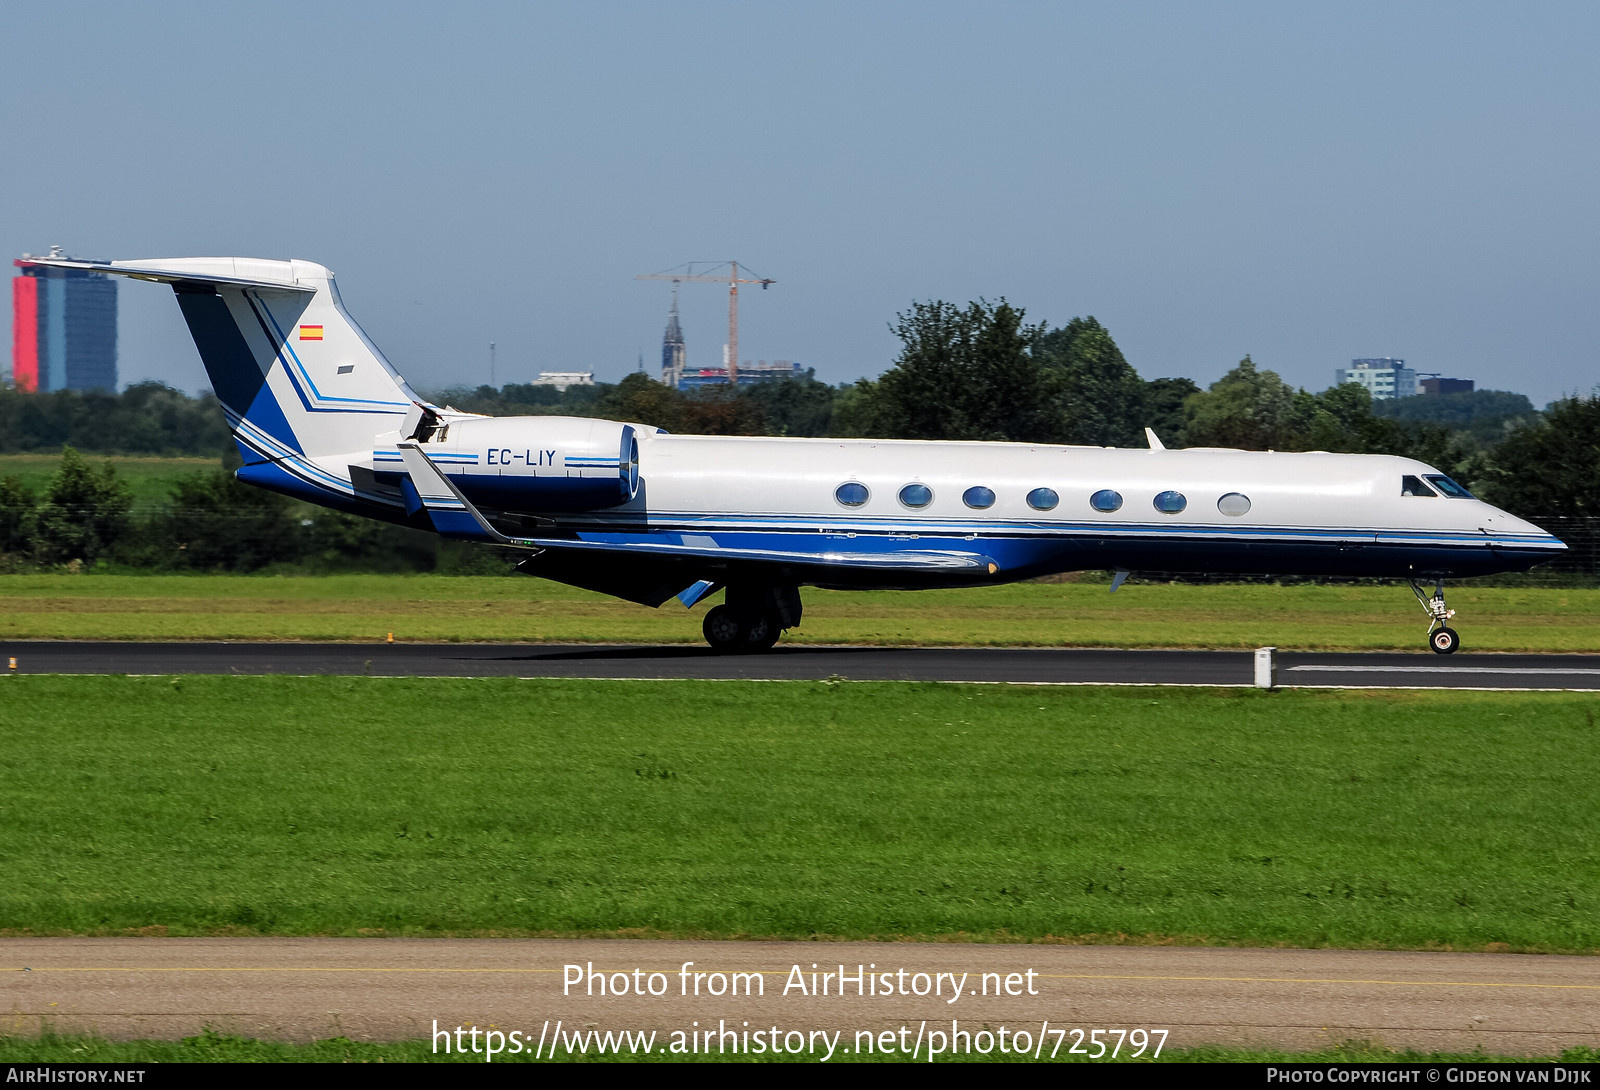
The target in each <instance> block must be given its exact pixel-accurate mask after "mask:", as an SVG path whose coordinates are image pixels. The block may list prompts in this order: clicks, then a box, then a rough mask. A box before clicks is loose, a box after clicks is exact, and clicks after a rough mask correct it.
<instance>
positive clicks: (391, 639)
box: [389, 632, 394, 643]
mask: <svg viewBox="0 0 1600 1090" xmlns="http://www.w3.org/2000/svg"><path fill="white" fill-rule="evenodd" d="M389 642H390V643H393V642H394V633H393V632H391V633H389Z"/></svg>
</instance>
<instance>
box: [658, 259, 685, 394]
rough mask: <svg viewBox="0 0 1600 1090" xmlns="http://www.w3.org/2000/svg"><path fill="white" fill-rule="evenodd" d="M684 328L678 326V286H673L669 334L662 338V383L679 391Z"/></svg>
mask: <svg viewBox="0 0 1600 1090" xmlns="http://www.w3.org/2000/svg"><path fill="white" fill-rule="evenodd" d="M683 359H684V348H683V328H682V327H681V326H680V325H679V324H678V285H677V284H673V285H672V309H671V310H669V311H667V332H666V333H665V335H663V336H662V338H661V381H662V383H663V384H664V385H667V386H671V387H672V388H673V389H677V387H678V382H679V380H680V379H682V378H683Z"/></svg>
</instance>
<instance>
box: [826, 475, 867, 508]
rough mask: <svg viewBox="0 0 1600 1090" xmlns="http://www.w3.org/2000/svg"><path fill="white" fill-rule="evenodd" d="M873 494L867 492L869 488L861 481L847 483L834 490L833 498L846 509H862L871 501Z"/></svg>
mask: <svg viewBox="0 0 1600 1090" xmlns="http://www.w3.org/2000/svg"><path fill="white" fill-rule="evenodd" d="M871 496H872V493H871V492H869V491H867V486H866V485H864V484H862V483H861V482H860V481H846V482H844V484H842V485H840V486H839V487H838V488H836V489H834V492H833V498H834V499H836V500H838V501H839V502H840V503H842V504H844V505H845V506H846V507H860V506H861V505H862V504H864V503H866V502H867V500H868V499H870V498H871Z"/></svg>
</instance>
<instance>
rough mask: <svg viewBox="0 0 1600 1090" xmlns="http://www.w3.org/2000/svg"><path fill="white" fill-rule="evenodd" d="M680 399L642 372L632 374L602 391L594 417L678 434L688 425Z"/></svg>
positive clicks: (681, 398) (668, 388) (682, 397)
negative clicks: (642, 425) (602, 394)
mask: <svg viewBox="0 0 1600 1090" xmlns="http://www.w3.org/2000/svg"><path fill="white" fill-rule="evenodd" d="M683 403H684V396H683V394H681V393H679V392H678V391H677V390H674V389H673V388H672V387H670V386H665V385H663V384H661V383H659V382H657V381H656V380H655V379H653V378H651V377H650V376H649V375H647V374H645V373H644V372H643V371H634V372H632V373H631V374H629V375H628V377H626V378H624V379H623V380H622V381H621V382H619V383H617V384H616V386H614V387H612V388H611V389H610V390H608V391H606V394H605V396H604V397H602V398H601V399H600V400H599V402H597V403H596V405H595V415H596V416H598V417H601V418H602V419H606V420H623V421H627V422H628V423H632V424H649V425H652V426H653V427H657V428H665V429H666V430H667V431H670V432H681V431H683V430H684V427H685V425H687V424H688V414H687V413H686V412H685V411H684V404H683Z"/></svg>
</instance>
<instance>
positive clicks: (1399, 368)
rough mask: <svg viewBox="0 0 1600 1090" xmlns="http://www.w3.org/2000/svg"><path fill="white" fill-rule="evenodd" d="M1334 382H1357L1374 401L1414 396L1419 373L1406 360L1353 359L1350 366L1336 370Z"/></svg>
mask: <svg viewBox="0 0 1600 1090" xmlns="http://www.w3.org/2000/svg"><path fill="white" fill-rule="evenodd" d="M1334 376H1335V377H1334V382H1336V383H1340V382H1355V383H1359V384H1360V385H1362V386H1365V387H1366V388H1367V392H1368V393H1369V394H1371V395H1372V400H1374V401H1386V400H1388V399H1389V398H1393V397H1413V396H1415V395H1416V394H1417V393H1418V392H1419V391H1418V389H1417V373H1416V372H1415V371H1413V370H1412V369H1411V368H1409V367H1407V366H1406V361H1405V360H1397V359H1390V358H1389V357H1387V356H1382V357H1379V358H1377V359H1364V360H1351V361H1350V366H1349V367H1340V368H1337V369H1336V370H1335V371H1334Z"/></svg>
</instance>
